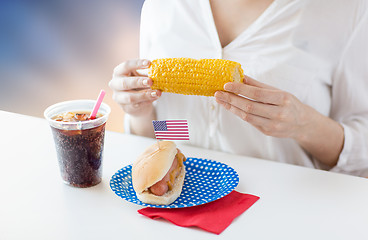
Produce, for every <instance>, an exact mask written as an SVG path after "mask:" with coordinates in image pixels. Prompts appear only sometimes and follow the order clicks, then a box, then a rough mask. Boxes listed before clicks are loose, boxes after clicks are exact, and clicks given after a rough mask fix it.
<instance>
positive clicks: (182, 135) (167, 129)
mask: <svg viewBox="0 0 368 240" xmlns="http://www.w3.org/2000/svg"><path fill="white" fill-rule="evenodd" d="M152 124H153V128H154V130H155V134H156V139H160V140H189V130H188V120H165V121H152Z"/></svg>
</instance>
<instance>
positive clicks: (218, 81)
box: [148, 58, 244, 96]
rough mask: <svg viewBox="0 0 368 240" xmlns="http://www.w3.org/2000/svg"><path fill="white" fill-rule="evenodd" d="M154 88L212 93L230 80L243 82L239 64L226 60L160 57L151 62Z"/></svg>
mask: <svg viewBox="0 0 368 240" xmlns="http://www.w3.org/2000/svg"><path fill="white" fill-rule="evenodd" d="M148 76H149V77H150V78H151V79H152V80H153V85H152V87H151V88H152V89H153V90H156V89H159V90H161V91H163V92H171V93H178V94H185V95H203V96H213V95H214V94H215V92H216V91H220V90H222V91H223V90H224V84H225V83H227V82H242V80H243V78H244V74H243V69H242V68H241V65H240V63H237V62H233V61H230V60H225V59H200V60H196V59H192V58H161V59H156V60H153V61H152V62H151V66H150V68H149V71H148Z"/></svg>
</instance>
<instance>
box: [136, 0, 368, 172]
mask: <svg viewBox="0 0 368 240" xmlns="http://www.w3.org/2000/svg"><path fill="white" fill-rule="evenodd" d="M367 7H368V4H367V1H365V0H323V1H320V0H294V1H293V0H275V1H274V2H273V3H272V4H271V5H270V6H269V7H268V8H267V9H266V10H265V12H264V13H263V14H262V15H261V16H260V17H259V18H258V19H257V20H256V21H255V22H254V23H253V24H252V25H251V26H250V27H248V28H247V29H245V30H244V31H243V32H242V33H241V34H240V35H239V36H238V37H237V38H236V39H234V40H233V41H232V42H231V43H230V44H228V45H227V46H225V47H224V48H222V47H221V43H220V40H219V37H218V34H217V30H216V26H215V23H214V19H213V16H212V12H211V7H210V3H209V1H208V0H146V2H145V3H144V6H143V9H142V17H141V36H140V44H141V45H140V57H141V58H146V59H151V60H153V59H156V58H166V57H190V58H196V59H200V58H223V59H230V60H233V61H237V62H239V63H241V65H242V68H243V70H244V72H245V74H246V75H248V76H250V77H252V78H254V79H256V80H258V81H261V82H264V83H266V84H269V85H272V86H274V87H277V88H279V89H282V90H285V91H287V92H290V93H292V94H294V95H295V96H296V97H297V98H298V99H299V100H301V101H302V102H303V103H305V104H307V105H309V106H312V107H313V108H315V109H316V110H317V111H319V112H320V113H322V114H323V115H326V116H329V117H331V118H332V119H334V120H336V121H338V122H340V123H341V124H342V126H343V127H344V131H345V140H344V148H343V151H342V153H341V154H340V158H339V161H338V164H337V166H335V167H334V168H332V169H330V170H331V171H336V172H344V173H349V174H355V175H365V174H368V70H367V69H368V44H367V43H368V15H367V14H368V12H367ZM156 113H157V119H158V120H165V119H188V123H189V132H190V141H188V142H187V144H190V145H194V146H199V147H203V148H208V149H214V150H219V151H224V152H229V153H234V154H240V155H246V156H252V157H258V158H263V159H269V160H274V161H278V162H284V163H290V164H296V165H301V166H307V167H312V168H320V169H327V168H326V167H325V166H322V164H320V163H319V162H317V161H316V160H315V159H313V158H312V157H311V156H310V155H309V154H308V153H307V152H305V151H304V150H303V149H302V148H301V147H300V146H299V145H298V144H297V142H295V141H294V140H292V139H285V138H275V137H269V136H266V135H264V134H263V133H261V132H260V131H258V130H257V129H256V128H254V127H253V126H252V125H250V124H249V123H247V122H245V121H243V120H241V119H240V118H239V117H237V116H236V115H234V114H232V113H231V112H229V111H227V110H226V109H224V108H223V107H221V106H220V105H218V104H217V103H216V101H215V99H214V98H213V97H203V96H186V95H179V94H171V93H163V95H162V97H161V98H160V99H159V100H158V101H156Z"/></svg>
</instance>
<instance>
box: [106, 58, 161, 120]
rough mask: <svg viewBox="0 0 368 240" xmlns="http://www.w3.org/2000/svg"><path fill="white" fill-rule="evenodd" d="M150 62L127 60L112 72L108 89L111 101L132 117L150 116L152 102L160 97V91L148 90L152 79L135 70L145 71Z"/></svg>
mask: <svg viewBox="0 0 368 240" xmlns="http://www.w3.org/2000/svg"><path fill="white" fill-rule="evenodd" d="M149 65H150V61H148V60H145V59H137V60H128V61H126V62H123V63H121V64H120V65H118V66H117V67H116V68H115V69H114V72H113V76H112V80H111V81H110V82H109V87H110V88H111V89H112V90H113V92H114V93H113V97H112V98H113V99H114V100H115V102H117V103H118V104H120V105H121V107H122V108H123V110H124V112H126V113H128V114H130V115H132V116H134V117H144V116H148V115H150V114H152V111H153V106H152V102H153V101H155V100H157V99H158V98H159V97H160V96H161V92H160V91H154V90H151V89H150V86H152V79H150V78H148V77H147V75H143V74H139V73H138V72H137V70H139V69H146V68H148V67H149Z"/></svg>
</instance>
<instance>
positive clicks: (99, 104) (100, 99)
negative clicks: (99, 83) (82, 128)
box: [89, 89, 106, 119]
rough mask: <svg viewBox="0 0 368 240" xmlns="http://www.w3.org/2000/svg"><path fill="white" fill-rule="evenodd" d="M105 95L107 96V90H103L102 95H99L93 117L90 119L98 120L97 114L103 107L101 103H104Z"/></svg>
mask: <svg viewBox="0 0 368 240" xmlns="http://www.w3.org/2000/svg"><path fill="white" fill-rule="evenodd" d="M105 94H106V92H105V90H103V89H101V92H100V95H98V98H97V101H96V104H95V106H94V107H93V110H92V113H91V115H90V117H89V118H90V119H95V118H96V114H97V112H98V109H99V108H100V106H101V103H102V100H103V98H104V97H105Z"/></svg>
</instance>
